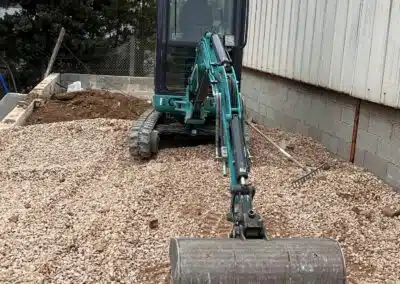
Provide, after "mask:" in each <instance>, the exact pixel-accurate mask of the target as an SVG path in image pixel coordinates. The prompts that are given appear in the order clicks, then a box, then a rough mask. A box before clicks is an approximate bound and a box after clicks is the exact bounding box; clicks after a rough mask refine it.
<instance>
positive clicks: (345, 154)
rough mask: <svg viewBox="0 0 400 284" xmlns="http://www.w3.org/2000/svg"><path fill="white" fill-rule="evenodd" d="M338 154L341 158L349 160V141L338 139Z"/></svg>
mask: <svg viewBox="0 0 400 284" xmlns="http://www.w3.org/2000/svg"><path fill="white" fill-rule="evenodd" d="M338 144H339V145H338V153H337V154H338V156H339V157H341V158H342V159H344V160H346V161H349V160H350V152H351V143H349V142H346V141H345V140H342V139H339V143H338Z"/></svg>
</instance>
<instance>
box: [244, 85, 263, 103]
mask: <svg viewBox="0 0 400 284" xmlns="http://www.w3.org/2000/svg"><path fill="white" fill-rule="evenodd" d="M242 95H243V97H244V98H248V99H250V100H253V101H258V97H259V95H260V94H259V91H257V90H256V89H254V88H248V89H247V88H246V89H245V88H244V89H243V90H242Z"/></svg>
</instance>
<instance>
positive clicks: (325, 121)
mask: <svg viewBox="0 0 400 284" xmlns="http://www.w3.org/2000/svg"><path fill="white" fill-rule="evenodd" d="M339 123H340V120H339V121H337V120H333V119H331V118H330V117H329V116H325V115H322V116H321V117H320V119H319V120H318V128H320V129H321V130H323V131H324V132H327V133H329V134H331V135H336V132H337V129H338V124H339Z"/></svg>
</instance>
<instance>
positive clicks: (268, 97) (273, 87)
mask: <svg viewBox="0 0 400 284" xmlns="http://www.w3.org/2000/svg"><path fill="white" fill-rule="evenodd" d="M288 91H289V89H288V87H285V86H280V85H278V84H276V83H275V82H270V86H269V87H267V88H266V89H262V90H260V95H259V102H260V103H262V104H264V105H267V106H272V107H273V108H274V109H277V110H281V109H283V107H284V102H285V101H286V100H287V96H288Z"/></svg>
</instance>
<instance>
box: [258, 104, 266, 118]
mask: <svg viewBox="0 0 400 284" xmlns="http://www.w3.org/2000/svg"><path fill="white" fill-rule="evenodd" d="M267 107H268V106H266V105H264V104H259V105H258V112H259V113H260V115H261V116H266V115H267Z"/></svg>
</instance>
